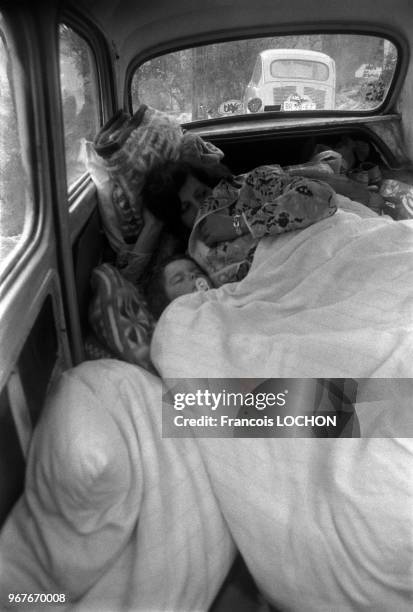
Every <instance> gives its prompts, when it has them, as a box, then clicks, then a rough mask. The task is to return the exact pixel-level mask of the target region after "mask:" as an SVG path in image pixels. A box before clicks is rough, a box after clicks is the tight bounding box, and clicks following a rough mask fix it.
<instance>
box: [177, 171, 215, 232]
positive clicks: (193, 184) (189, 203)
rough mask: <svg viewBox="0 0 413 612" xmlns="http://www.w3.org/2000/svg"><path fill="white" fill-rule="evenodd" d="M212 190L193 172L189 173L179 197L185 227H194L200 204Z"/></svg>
mask: <svg viewBox="0 0 413 612" xmlns="http://www.w3.org/2000/svg"><path fill="white" fill-rule="evenodd" d="M211 192H212V190H211V189H210V187H208V186H207V185H205V184H204V183H201V181H199V180H198V179H197V178H195V177H194V176H192V175H191V174H189V175H188V178H187V179H186V181H185V183H184V184H183V185H182V187H181V189H180V190H179V192H178V195H179V199H180V200H181V219H182V223H183V224H184V225H185V227H187V228H188V229H192V227H193V226H194V223H195V219H196V216H197V214H198V210H199V207H200V205H201V204H202V202H203V201H204V200H205V198H207V197H208V196H209V195H210V194H211Z"/></svg>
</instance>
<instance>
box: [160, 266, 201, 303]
mask: <svg viewBox="0 0 413 612" xmlns="http://www.w3.org/2000/svg"><path fill="white" fill-rule="evenodd" d="M163 274H164V279H165V293H166V295H167V296H168V298H169V299H170V300H171V301H172V300H174V299H175V298H177V297H179V296H180V295H186V294H187V293H193V292H194V291H197V287H196V284H195V283H196V279H199V278H202V279H204V280H205V281H206V282H207V284H208V287H211V284H210V282H209V279H208V277H207V276H205V274H204V273H203V272H202V270H201V268H199V267H198V266H197V265H196V263H194V262H193V261H191V260H189V259H177V260H175V261H171V262H170V263H169V264H168V265H167V266H165V269H164V272H163Z"/></svg>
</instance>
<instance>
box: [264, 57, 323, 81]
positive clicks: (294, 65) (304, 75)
mask: <svg viewBox="0 0 413 612" xmlns="http://www.w3.org/2000/svg"><path fill="white" fill-rule="evenodd" d="M270 74H271V76H272V77H273V78H274V79H280V78H281V79H310V80H311V81H327V79H328V77H329V74H330V71H329V69H328V66H327V65H326V64H322V63H321V62H313V61H309V60H305V59H285V60H275V61H273V62H271V66H270Z"/></svg>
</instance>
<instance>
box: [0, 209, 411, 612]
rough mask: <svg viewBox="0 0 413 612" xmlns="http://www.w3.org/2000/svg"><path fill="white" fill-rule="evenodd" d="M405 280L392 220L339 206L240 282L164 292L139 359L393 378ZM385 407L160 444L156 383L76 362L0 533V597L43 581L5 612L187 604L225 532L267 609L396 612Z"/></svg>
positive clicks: (393, 466)
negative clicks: (355, 427) (272, 429)
mask: <svg viewBox="0 0 413 612" xmlns="http://www.w3.org/2000/svg"><path fill="white" fill-rule="evenodd" d="M412 290H413V228H412V223H408V222H406V223H403V222H399V223H395V222H393V221H387V220H385V219H369V218H366V219H363V220H361V219H360V218H359V217H357V216H355V215H353V214H349V213H344V212H342V211H340V212H339V213H338V214H337V215H336V216H335V217H333V218H330V219H328V220H326V221H323V222H321V223H319V224H317V225H315V226H313V227H311V228H308V229H306V230H304V231H302V232H297V233H295V234H290V235H285V236H283V237H281V238H277V239H276V240H267V241H263V242H262V244H261V245H260V247H259V249H258V251H257V254H256V258H255V261H254V265H253V268H252V270H251V272H250V273H249V275H248V276H247V278H246V279H245V280H244V281H243V282H241V283H239V284H234V285H230V286H227V287H223V288H221V289H220V290H217V291H210V292H209V293H206V294H197V295H192V296H186V297H183V298H181V299H179V300H177V301H176V302H175V303H173V304H172V305H171V306H170V307H169V308H168V309H167V311H166V312H165V313H164V315H163V316H162V318H161V320H160V322H159V326H158V329H157V331H156V334H155V337H154V341H153V359H154V362H155V363H156V365H157V367H158V369H159V370H160V372H161V373H162V374H163V375H164V376H166V377H183V376H187V377H202V378H204V377H214V376H216V377H224V376H227V377H228V376H232V377H243V376H247V377H281V376H288V377H305V376H307V377H313V376H321V377H327V376H336V377H341V376H343V377H364V376H388V377H391V376H407V377H410V376H411V373H412V359H411V349H410V353H409V348H410V347H411V346H412V340H413V338H412V321H413V317H412ZM400 384H401V381H400ZM410 403H411V401H410ZM394 407H395V408H397V403H396V404H394ZM407 408H408V406H407V404H406V402H405V403H404V405H403V409H404V411H405V414H404V415H403V418H405V417H406V410H407ZM397 409H398V408H397ZM396 420H397V419H396ZM396 420H395V419H391V418H390V419H387V421H386V419H384V421H385V426H384V430H383V419H381V418H375V416H373V417H370V418H369V419H368V418H365V419H364V421H363V425H364V427H365V432H364V433H366V434H368V435H371V436H375V435H381V434H383V431H384V434H383V435H385V436H386V439H383V438H380V437H370V438H369V437H364V438H360V439H329V440H320V439H299V438H296V439H276V438H272V439H271V438H269V439H268V438H267V439H212V438H210V439H191V438H188V439H182V438H169V439H167V438H162V432H161V387H160V381H159V380H158V379H156V378H155V377H154V376H151V375H150V374H148V373H146V372H144V371H142V370H141V369H140V368H137V367H135V366H131V365H129V364H125V363H120V362H114V361H101V362H94V363H85V364H82V365H81V366H79V367H78V368H75V369H74V370H73V371H71V372H69V373H67V374H65V375H64V376H63V378H62V381H61V382H60V384H59V386H58V388H57V389H56V390H55V392H54V394H53V395H52V396H51V398H50V401H49V404H48V406H47V408H46V409H45V411H44V413H43V415H42V419H41V422H40V424H39V425H38V427H37V428H36V432H35V436H34V440H33V444H32V446H31V450H30V456H29V461H28V476H27V481H26V488H25V492H24V495H23V496H22V498H21V499H20V500H19V502H18V503H17V505H16V507H15V508H14V510H13V512H12V513H11V515H10V517H9V519H8V521H7V522H6V524H5V526H4V528H3V530H2V532H1V534H0V603H1V608H2V609H6V608H8V606H7V602H8V594H9V593H22V594H24V593H26V594H27V593H49V594H53V593H55V594H59V593H62V594H64V595H65V596H66V597H67V600H68V601H70V603H68V605H66V606H65V605H63V604H61V603H57V604H56V605H55V606H52V605H51V604H43V605H41V606H40V607H35V606H34V605H33V604H30V606H28V604H27V603H23V602H21V603H20V605H15V604H13V605H10V609H13V610H15V609H25V610H27V609H32V610H34V609H40V610H46V609H47V610H51V609H56V610H64V609H66V610H71V609H73V610H78V611H79V612H89V611H91V610H94V611H98V610H99V611H100V610H107V611H111V612H118V611H120V610H125V611H140V612H149V611H154V612H160V611H164V612H166V611H171V612H185V611H188V612H195V611H196V610H202V611H206V610H207V609H208V607H209V605H210V603H211V601H212V599H213V597H214V595H215V594H216V592H217V590H218V588H219V586H220V584H221V581H222V580H223V578H224V576H225V573H226V571H227V570H228V568H229V566H230V564H231V561H232V559H233V557H234V554H235V550H234V541H235V544H236V546H237V547H238V548H239V550H240V551H241V553H242V555H243V557H244V559H245V561H246V563H247V565H248V566H249V569H250V571H251V573H252V574H253V576H254V578H255V580H256V581H257V583H258V585H259V586H260V588H261V590H262V592H263V593H264V594H265V595H266V596H267V598H268V599H269V600H270V601H271V602H273V603H274V604H275V605H276V606H277V607H278V608H279V609H281V610H291V611H294V612H302V610H304V609H305V610H306V611H307V612H331V611H332V610H334V611H335V612H354V611H367V610H369V611H371V610H374V612H388V610H397V612H408V611H409V612H410V610H411V609H412V603H413V602H412V585H413V481H412V478H411V476H412V473H413V461H412V458H413V445H412V443H411V442H412V439H408V438H406V439H396V437H395V436H394V428H395V424H396ZM406 435H407V434H406Z"/></svg>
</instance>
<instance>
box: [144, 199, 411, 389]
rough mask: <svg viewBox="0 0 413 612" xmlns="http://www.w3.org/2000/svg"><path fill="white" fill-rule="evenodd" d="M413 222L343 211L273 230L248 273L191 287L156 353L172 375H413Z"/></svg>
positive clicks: (167, 319) (157, 341)
mask: <svg viewBox="0 0 413 612" xmlns="http://www.w3.org/2000/svg"><path fill="white" fill-rule="evenodd" d="M412 345H413V221H400V222H394V221H393V220H391V219H388V218H382V217H372V218H363V219H362V218H360V217H359V216H358V215H356V214H352V213H349V212H344V211H343V210H339V211H338V212H337V214H336V215H334V216H333V217H330V218H328V219H325V220H323V221H321V222H319V223H317V224H315V225H313V226H311V227H309V228H307V229H305V230H302V231H297V232H293V233H290V234H284V235H283V236H280V237H275V238H266V239H264V240H262V241H261V243H260V244H259V246H258V248H257V251H256V254H255V258H254V262H253V265H252V268H251V270H250V272H249V274H248V275H247V277H246V278H245V279H244V280H243V281H241V282H239V283H232V284H228V285H226V286H224V287H221V288H220V289H217V290H212V291H209V292H206V293H197V294H192V295H190V296H183V297H181V298H179V299H177V300H175V301H174V302H173V303H172V304H171V305H170V306H169V307H168V308H167V310H166V311H165V312H164V314H163V315H162V317H161V319H160V321H159V323H158V325H157V328H156V330H155V334H154V338H153V342H152V347H151V357H152V360H153V362H154V364H155V366H156V367H157V369H158V370H159V372H160V373H161V375H162V376H163V377H164V378H165V377H170V378H174V377H205V376H209V377H214V376H215V377H241V378H242V377H270V378H271V377H272V378H277V377H353V378H359V377H372V376H374V377H410V376H412V374H413V361H412V359H411V347H412Z"/></svg>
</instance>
